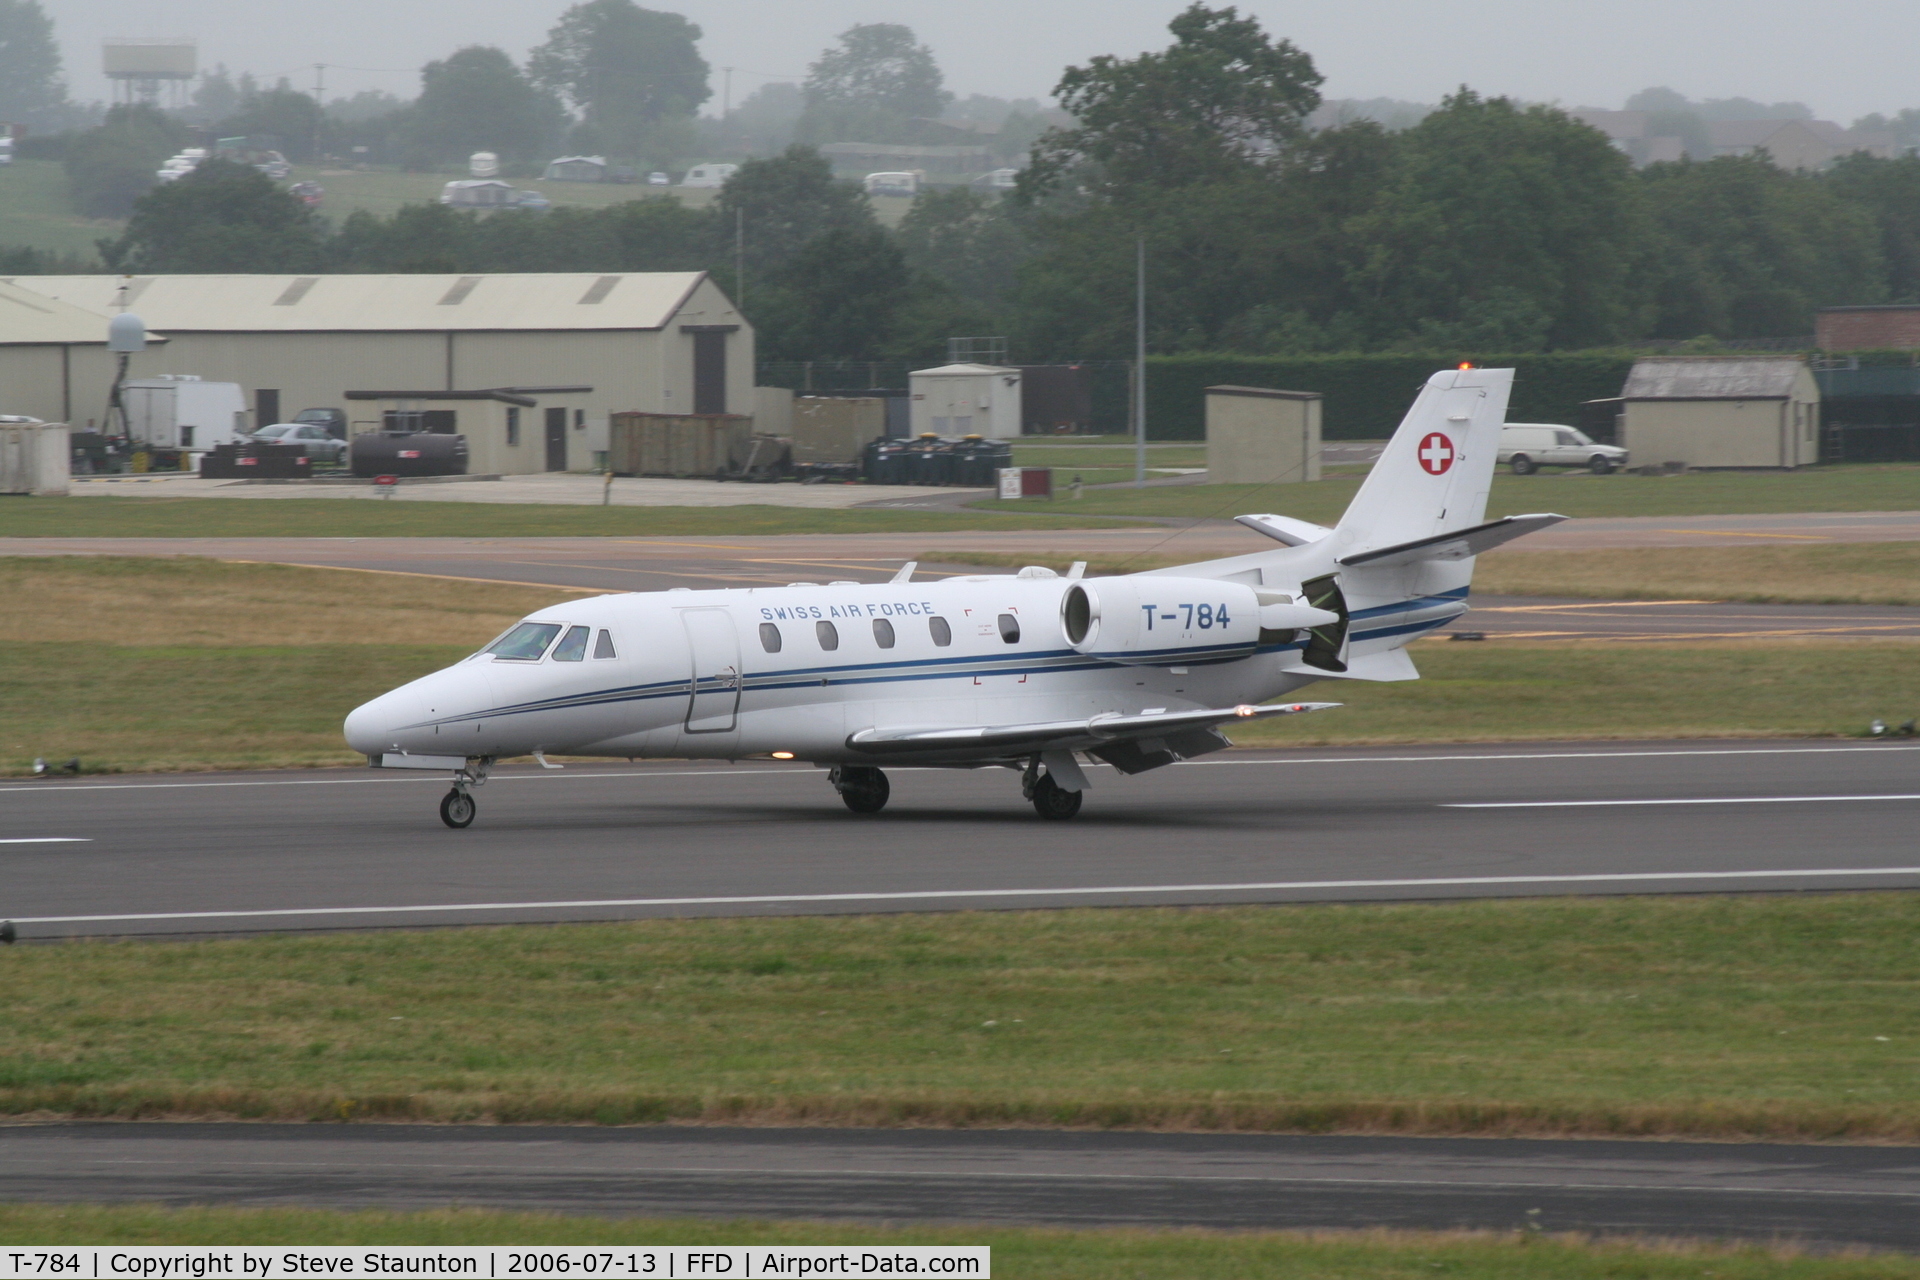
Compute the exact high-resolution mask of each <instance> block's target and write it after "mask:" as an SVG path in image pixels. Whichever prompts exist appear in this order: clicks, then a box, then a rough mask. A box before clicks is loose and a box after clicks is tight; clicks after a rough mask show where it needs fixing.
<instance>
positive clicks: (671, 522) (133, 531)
mask: <svg viewBox="0 0 1920 1280" xmlns="http://www.w3.org/2000/svg"><path fill="white" fill-rule="evenodd" d="M1075 505H1076V507H1077V506H1078V505H1080V504H1075ZM1064 514H1067V515H1070V516H1074V517H1079V516H1080V515H1081V513H1080V512H1079V511H1078V510H1073V511H1067V512H1065V513H1064ZM1067 523H1069V522H1068V521H1063V520H1062V519H1060V515H1059V514H1057V513H1056V514H1048V513H1047V512H1046V511H1044V510H1019V509H1016V510H1012V511H1006V512H993V513H983V514H978V515H976V514H974V513H973V512H969V511H958V512H929V511H896V510H885V509H880V510H874V509H866V510H860V509H846V508H841V509H835V510H816V509H813V508H806V507H763V506H740V507H566V506H548V505H544V504H538V503H483V502H382V501H379V500H377V499H372V498H369V499H367V500H365V501H346V500H342V499H339V498H273V499H258V500H246V499H233V498H147V497H139V498H131V497H118V496H116V497H100V498H91V497H90V498H18V499H0V538H247V537H252V538H530V537H549V538H550V537H581V538H604V537H629V538H640V537H689V536H704V537H718V536H723V535H726V536H736V537H770V536H774V535H777V534H788V533H918V532H921V531H927V532H948V531H952V530H962V529H965V530H995V529H1057V528H1060V527H1062V526H1063V525H1065V524H1067ZM1071 523H1072V524H1073V525H1074V526H1075V527H1079V528H1087V529H1111V528H1114V527H1116V526H1117V525H1118V524H1119V523H1120V522H1119V521H1114V520H1103V519H1099V518H1097V517H1088V518H1086V519H1075V520H1074V521H1072V522H1071Z"/></svg>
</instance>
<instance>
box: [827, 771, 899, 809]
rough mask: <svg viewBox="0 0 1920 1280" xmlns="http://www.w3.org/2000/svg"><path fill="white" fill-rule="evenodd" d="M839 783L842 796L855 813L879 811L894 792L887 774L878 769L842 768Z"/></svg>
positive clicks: (885, 805) (884, 806)
mask: <svg viewBox="0 0 1920 1280" xmlns="http://www.w3.org/2000/svg"><path fill="white" fill-rule="evenodd" d="M839 785H840V798H841V799H842V800H844V801H846V804H847V808H849V809H851V810H853V811H854V812H855V813H878V812H880V811H881V810H882V809H884V808H886V807H887V797H888V796H890V795H892V794H893V787H892V786H891V784H889V783H888V782H887V775H886V774H884V773H882V772H881V771H880V770H878V769H866V768H858V767H855V768H842V769H841V770H840V783H839Z"/></svg>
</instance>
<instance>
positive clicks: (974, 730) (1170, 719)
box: [847, 702, 1340, 755]
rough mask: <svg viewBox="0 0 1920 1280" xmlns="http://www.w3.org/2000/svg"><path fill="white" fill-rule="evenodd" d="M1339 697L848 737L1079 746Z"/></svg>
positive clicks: (878, 742) (857, 740) (873, 742)
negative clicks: (1276, 703) (1265, 705)
mask: <svg viewBox="0 0 1920 1280" xmlns="http://www.w3.org/2000/svg"><path fill="white" fill-rule="evenodd" d="M1339 705H1340V704H1339V703H1337V702H1288V703H1281V704H1278V705H1276V706H1270V707H1258V706H1252V705H1248V704H1244V703H1243V704H1242V705H1240V706H1237V707H1224V708H1209V709H1206V710H1202V711H1157V712H1152V713H1149V714H1144V715H1137V716H1128V715H1121V714H1120V713H1118V712H1107V713H1106V714H1104V715H1097V716H1091V717H1089V718H1088V719H1085V720H1052V721H1044V722H1040V723H1036V724H1008V725H969V726H964V727H955V728H950V729H862V730H860V732H858V733H855V734H851V735H849V736H848V738H847V745H848V746H849V747H851V748H853V749H854V750H855V751H864V752H868V753H871V754H874V755H890V754H899V753H907V752H914V751H928V752H932V751H968V750H972V749H979V750H982V751H987V750H993V751H999V752H1002V753H1005V754H1009V755H1017V754H1025V753H1027V752H1029V751H1079V750H1086V749H1088V748H1091V747H1096V746H1100V745H1102V744H1104V743H1110V742H1118V741H1122V740H1124V739H1128V738H1141V737H1150V736H1154V735H1159V734H1165V733H1169V732H1173V731H1177V730H1180V729H1203V728H1207V727H1210V726H1212V725H1216V724H1226V723H1228V722H1229V721H1236V720H1265V719H1267V718H1269V717H1271V716H1291V715H1299V714H1300V713H1302V712H1306V711H1325V710H1326V709H1328V708H1329V707H1337V706H1339Z"/></svg>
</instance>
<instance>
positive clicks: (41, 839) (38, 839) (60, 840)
mask: <svg viewBox="0 0 1920 1280" xmlns="http://www.w3.org/2000/svg"><path fill="white" fill-rule="evenodd" d="M92 843H93V837H92V836H10V837H5V838H0V844H92Z"/></svg>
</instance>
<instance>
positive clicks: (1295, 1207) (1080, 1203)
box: [0, 1124, 1920, 1250]
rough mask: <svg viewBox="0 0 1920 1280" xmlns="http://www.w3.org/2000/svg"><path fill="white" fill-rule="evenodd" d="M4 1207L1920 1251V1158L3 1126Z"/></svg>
mask: <svg viewBox="0 0 1920 1280" xmlns="http://www.w3.org/2000/svg"><path fill="white" fill-rule="evenodd" d="M0 1200H11V1201H50V1202H60V1201H66V1202H73V1201H94V1202H100V1201H143V1202H148V1203H158V1204H166V1205H190V1204H231V1205H250V1206H283V1205H292V1204H298V1205H313V1206H327V1207H341V1208H347V1207H363V1206H378V1207H380V1208H391V1209H420V1208H433V1207H440V1206H445V1205H450V1204H459V1205H463V1206H470V1207H484V1208H498V1209H509V1208H510V1209H521V1210H545V1211H551V1212H563V1213H591V1214H606V1215H621V1216H642V1215H644V1216H654V1215H679V1214H694V1215H708V1216H740V1217H774V1218H814V1219H864V1220H891V1221H901V1220H919V1221H940V1220H944V1221H956V1222H976V1223H989V1222H993V1223H1005V1222H1025V1223H1049V1224H1056V1225H1072V1226H1136V1227H1138V1226H1158V1227H1164V1226H1198V1227H1214V1228H1240V1229H1249V1228H1266V1229H1281V1228H1306V1227H1319V1228H1327V1227H1336V1228H1339V1227H1348V1228H1351V1227H1398V1228H1409V1229H1448V1228H1460V1227H1466V1228H1480V1229H1486V1230H1513V1229H1521V1228H1527V1227H1529V1226H1531V1225H1537V1226H1538V1227H1539V1229H1541V1230H1543V1231H1571V1230H1580V1231H1589V1232H1596V1233H1602V1234H1640V1235H1660V1236H1718V1237H1733V1238H1747V1239H1777V1240H1792V1241H1802V1242H1806V1243H1809V1244H1815V1245H1829V1246H1831V1245H1856V1246H1858V1245H1865V1246H1873V1247H1879V1248H1886V1249H1902V1250H1912V1249H1916V1248H1920V1148H1912V1147H1816V1146H1783V1145H1772V1144H1757V1143H1756V1144H1707V1143H1633V1142H1548V1141H1523V1140H1506V1139H1433V1138H1345V1137H1294V1136H1278V1135H1267V1134H1258V1135H1253V1134H1135V1133H1062V1132H1018V1131H1015V1132H1006V1131H988V1132H976V1131H963V1132H944V1131H929V1130H830V1129H692V1128H641V1129H588V1128H559V1127H531V1126H529V1127H514V1128H500V1127H486V1128H456V1127H432V1126H419V1125H352V1126H347V1125H278V1124H262V1125H211V1124H169V1125H126V1124H58V1125H34V1126H17V1127H7V1128H0Z"/></svg>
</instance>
